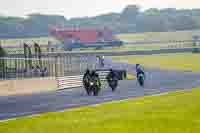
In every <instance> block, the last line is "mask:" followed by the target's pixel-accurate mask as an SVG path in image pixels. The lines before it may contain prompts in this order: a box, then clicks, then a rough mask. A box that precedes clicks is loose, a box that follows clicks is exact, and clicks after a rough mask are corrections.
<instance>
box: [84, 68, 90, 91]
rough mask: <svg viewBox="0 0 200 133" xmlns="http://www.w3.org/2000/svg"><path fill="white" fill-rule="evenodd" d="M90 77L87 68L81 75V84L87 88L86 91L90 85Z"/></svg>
mask: <svg viewBox="0 0 200 133" xmlns="http://www.w3.org/2000/svg"><path fill="white" fill-rule="evenodd" d="M90 78H91V74H90V70H89V69H87V70H86V72H85V74H84V75H83V86H84V88H85V89H86V90H87V92H88V89H89V86H90Z"/></svg>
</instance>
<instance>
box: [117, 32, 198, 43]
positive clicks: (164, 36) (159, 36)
mask: <svg viewBox="0 0 200 133" xmlns="http://www.w3.org/2000/svg"><path fill="white" fill-rule="evenodd" d="M199 33H200V31H199V30H192V31H174V32H145V33H135V34H132V33H130V34H118V35H117V38H120V39H123V40H125V41H148V40H160V41H175V40H176V41H180V40H192V37H193V35H199Z"/></svg>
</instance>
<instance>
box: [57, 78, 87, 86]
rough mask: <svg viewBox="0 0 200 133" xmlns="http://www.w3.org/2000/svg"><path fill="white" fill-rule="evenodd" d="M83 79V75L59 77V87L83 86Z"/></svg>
mask: <svg viewBox="0 0 200 133" xmlns="http://www.w3.org/2000/svg"><path fill="white" fill-rule="evenodd" d="M82 79H83V75H76V76H67V77H60V78H57V82H58V89H67V88H75V87H82V86H83V83H82Z"/></svg>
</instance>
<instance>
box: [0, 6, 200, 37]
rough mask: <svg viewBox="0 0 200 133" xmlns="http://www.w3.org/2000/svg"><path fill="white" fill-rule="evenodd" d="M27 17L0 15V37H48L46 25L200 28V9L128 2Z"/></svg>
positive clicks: (150, 29)
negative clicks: (99, 11)
mask: <svg viewBox="0 0 200 133" xmlns="http://www.w3.org/2000/svg"><path fill="white" fill-rule="evenodd" d="M27 16H28V17H27V18H22V17H7V16H0V38H13V37H16V38H17V37H37V36H47V35H48V29H49V26H53V25H54V26H60V27H101V28H102V27H108V28H110V29H111V30H113V32H114V33H116V34H117V33H135V32H166V31H177V30H194V29H195V30H196V29H200V9H179V10H178V9H175V8H167V9H156V8H151V9H148V10H145V11H141V10H140V7H139V6H138V5H129V6H127V7H126V8H124V10H123V11H122V12H120V13H107V14H103V15H99V16H95V17H82V18H71V19H67V18H65V17H64V16H59V15H43V14H30V15H27Z"/></svg>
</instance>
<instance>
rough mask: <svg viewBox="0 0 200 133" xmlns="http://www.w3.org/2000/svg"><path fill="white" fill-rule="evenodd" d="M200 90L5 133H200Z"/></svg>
mask: <svg viewBox="0 0 200 133" xmlns="http://www.w3.org/2000/svg"><path fill="white" fill-rule="evenodd" d="M199 101H200V89H193V90H191V91H185V92H173V93H169V94H166V95H161V96H148V97H144V98H137V99H131V100H125V101H120V102H111V103H106V104H102V105H98V106H92V107H82V108H78V109H72V110H68V111H65V112H60V113H46V114H43V115H40V116H35V117H32V118H30V117H28V118H26V117H24V118H18V119H16V120H12V121H6V122H1V123H0V132H1V133H91V132H95V133H107V132H109V133H130V132H134V133H199V132H200V113H199V112H200V102H199Z"/></svg>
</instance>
